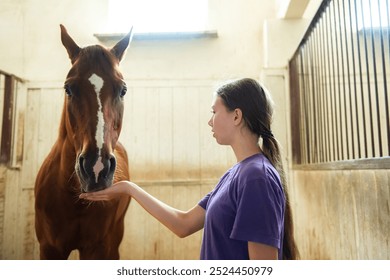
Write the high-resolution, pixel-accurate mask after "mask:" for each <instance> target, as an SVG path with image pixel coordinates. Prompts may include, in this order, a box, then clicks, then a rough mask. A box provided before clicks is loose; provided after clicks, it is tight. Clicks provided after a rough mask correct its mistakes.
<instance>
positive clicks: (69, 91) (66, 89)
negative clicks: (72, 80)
mask: <svg viewBox="0 0 390 280" xmlns="http://www.w3.org/2000/svg"><path fill="white" fill-rule="evenodd" d="M64 89H65V93H66V95H67V96H69V97H70V96H72V91H71V89H70V87H69V86H67V85H65V86H64Z"/></svg>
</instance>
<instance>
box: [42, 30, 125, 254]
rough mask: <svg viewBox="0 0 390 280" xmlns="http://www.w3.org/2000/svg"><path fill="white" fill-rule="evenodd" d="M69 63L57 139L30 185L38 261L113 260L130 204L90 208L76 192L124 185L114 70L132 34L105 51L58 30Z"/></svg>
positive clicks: (119, 95) (119, 84) (120, 104)
mask: <svg viewBox="0 0 390 280" xmlns="http://www.w3.org/2000/svg"><path fill="white" fill-rule="evenodd" d="M60 29H61V41H62V44H63V46H64V47H65V48H66V50H67V53H68V55H69V58H70V61H71V68H70V70H69V72H68V74H67V77H66V80H65V84H64V91H65V94H64V97H65V100H64V105H63V111H62V116H61V121H60V124H59V132H58V138H57V140H56V141H55V143H54V145H53V146H52V148H51V150H50V152H49V154H48V155H47V157H46V158H45V160H44V161H43V164H42V165H41V167H40V169H39V171H38V174H37V177H36V180H35V188H34V195H35V231H36V236H37V239H38V242H39V248H40V259H58V260H61V259H67V258H69V255H70V253H71V251H73V250H78V251H79V257H80V259H119V245H120V243H121V241H122V238H123V233H124V217H125V214H126V211H127V209H128V206H129V203H130V198H121V199H117V200H115V201H109V202H104V203H102V202H100V203H91V202H87V201H84V200H81V199H79V195H80V194H81V193H82V192H94V191H98V190H102V189H105V188H107V187H109V186H111V185H112V184H113V183H115V182H117V181H121V180H129V179H130V171H129V163H128V155H127V152H126V150H125V148H124V146H123V145H122V144H121V143H120V142H119V141H118V137H119V135H120V132H121V129H122V119H123V111H124V95H125V94H126V90H127V89H126V84H125V82H124V79H123V76H122V74H121V72H120V71H119V63H120V61H121V60H122V58H123V56H124V53H125V51H126V49H127V47H128V45H129V43H130V41H131V37H132V29H131V30H130V32H129V33H128V34H127V35H126V36H124V37H123V38H122V39H121V40H120V41H119V42H117V43H116V45H115V46H114V47H112V48H106V47H103V46H101V45H93V46H87V47H84V48H80V47H79V46H78V45H77V44H76V43H75V42H74V40H73V39H72V38H71V37H70V35H69V34H68V32H67V30H66V28H65V27H64V26H63V25H62V24H61V25H60Z"/></svg>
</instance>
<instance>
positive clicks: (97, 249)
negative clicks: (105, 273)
mask: <svg viewBox="0 0 390 280" xmlns="http://www.w3.org/2000/svg"><path fill="white" fill-rule="evenodd" d="M114 247H115V246H114ZM114 247H112V246H107V245H104V244H96V245H95V246H93V247H88V248H86V247H84V248H82V249H79V252H80V260H119V250H118V248H117V247H115V248H114Z"/></svg>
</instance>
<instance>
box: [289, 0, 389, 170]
mask: <svg viewBox="0 0 390 280" xmlns="http://www.w3.org/2000/svg"><path fill="white" fill-rule="evenodd" d="M370 2H371V4H373V5H372V6H365V5H366V4H367V3H368V4H369V3H370ZM374 3H376V4H378V3H380V6H379V7H380V8H379V9H378V5H374ZM388 7H389V6H388V1H381V0H371V1H369V0H367V1H366V0H357V1H336V0H326V1H323V3H322V4H321V7H320V8H319V10H318V12H317V14H316V16H315V17H314V19H313V21H312V23H311V25H310V26H309V29H308V31H307V32H306V35H305V37H304V39H303V40H302V41H301V43H300V45H299V47H298V49H297V51H296V53H295V54H294V56H293V58H292V59H291V60H290V64H289V66H290V67H289V68H290V94H291V98H290V100H291V128H292V151H293V162H294V164H296V165H311V168H312V167H313V165H318V166H321V165H322V167H324V166H328V167H329V168H333V163H335V162H340V163H342V162H343V164H344V163H353V164H356V165H355V166H356V167H357V168H362V164H365V168H370V167H375V168H377V167H378V166H380V167H386V168H387V167H388V166H389V164H390V109H389V108H390V103H389V101H390V98H389V89H390V74H389V73H390V72H389V69H390V51H389V50H390V40H389V29H388V28H384V26H385V23H386V24H388V22H389V11H388ZM383 10H386V12H385V13H384V14H385V15H386V16H384V17H381V20H380V21H376V22H377V23H378V24H379V22H380V23H381V24H380V25H379V27H380V26H382V28H377V29H376V31H377V32H375V33H374V28H375V27H374V18H375V17H378V13H379V11H381V14H382V11H383ZM375 15H376V16H375ZM362 18H364V21H366V19H367V18H368V20H367V21H368V22H370V23H371V22H372V24H370V26H371V28H370V27H369V26H368V25H367V24H365V23H364V24H361V23H362V21H361V19H362ZM371 18H372V20H371ZM360 30H362V31H361V32H359V31H360ZM328 163H330V164H328ZM322 167H321V168H322ZM348 168H350V166H349V165H348Z"/></svg>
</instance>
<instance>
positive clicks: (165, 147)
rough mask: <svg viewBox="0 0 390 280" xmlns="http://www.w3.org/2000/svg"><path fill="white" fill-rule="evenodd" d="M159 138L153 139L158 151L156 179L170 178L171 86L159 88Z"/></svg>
mask: <svg viewBox="0 0 390 280" xmlns="http://www.w3.org/2000/svg"><path fill="white" fill-rule="evenodd" d="M159 96H160V98H159V110H158V113H159V116H158V119H159V127H158V131H159V138H157V139H155V140H154V141H155V145H158V147H159V149H158V153H159V172H158V178H157V179H158V180H161V181H169V180H172V174H173V164H172V163H173V162H172V154H173V134H174V133H175V131H174V130H173V111H174V108H173V93H172V88H171V87H166V88H165V87H164V88H160V89H159Z"/></svg>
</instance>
